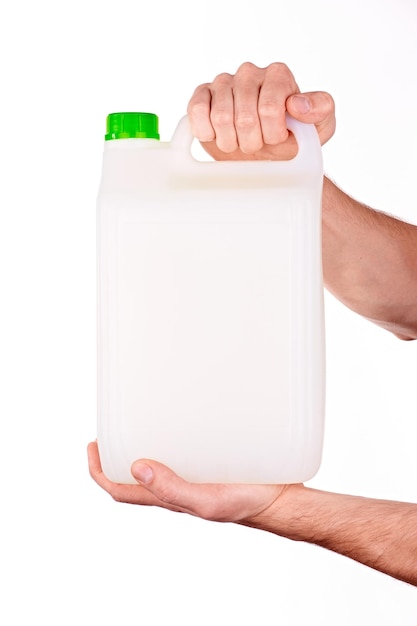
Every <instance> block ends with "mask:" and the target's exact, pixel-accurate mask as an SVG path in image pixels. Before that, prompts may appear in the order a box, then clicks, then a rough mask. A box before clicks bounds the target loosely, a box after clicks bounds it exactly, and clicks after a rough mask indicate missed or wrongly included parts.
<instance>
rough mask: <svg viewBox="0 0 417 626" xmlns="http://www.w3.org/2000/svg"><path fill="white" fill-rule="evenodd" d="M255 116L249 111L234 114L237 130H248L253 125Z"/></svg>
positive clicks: (255, 120)
mask: <svg viewBox="0 0 417 626" xmlns="http://www.w3.org/2000/svg"><path fill="white" fill-rule="evenodd" d="M256 122H257V119H256V116H255V115H254V114H253V113H250V112H249V111H242V112H241V113H238V114H237V115H236V120H235V125H236V128H237V129H238V130H248V129H251V128H253V127H254V126H255V124H256Z"/></svg>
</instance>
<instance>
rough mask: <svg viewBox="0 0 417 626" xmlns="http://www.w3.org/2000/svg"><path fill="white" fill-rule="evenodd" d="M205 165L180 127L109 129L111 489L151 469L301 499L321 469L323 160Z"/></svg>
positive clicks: (129, 119)
mask: <svg viewBox="0 0 417 626" xmlns="http://www.w3.org/2000/svg"><path fill="white" fill-rule="evenodd" d="M287 127H288V129H289V130H290V131H291V132H292V133H293V134H294V136H295V138H296V141H297V145H298V153H297V155H296V156H295V157H294V158H293V159H291V160H288V161H223V162H215V161H206V162H202V161H198V160H196V159H195V158H194V157H193V156H192V150H191V146H192V142H193V136H192V133H191V129H190V125H189V121H188V118H187V117H184V118H182V119H181V120H180V122H179V124H178V126H177V128H176V130H175V132H174V135H173V137H172V140H171V141H170V142H161V141H159V135H158V118H157V116H156V115H153V114H141V113H126V114H111V115H109V116H108V118H107V135H106V139H107V141H105V146H104V154H103V166H102V177H101V183H100V188H99V193H98V198H97V217H98V219H97V225H98V432H97V441H98V446H99V453H100V457H101V462H102V467H103V471H104V473H105V474H106V475H107V477H108V478H110V479H111V480H112V481H115V482H120V483H134V482H135V481H134V479H133V478H132V476H131V473H130V466H131V463H132V462H133V461H134V460H136V459H139V458H148V459H155V460H158V461H160V462H162V463H164V464H166V465H168V466H169V467H170V468H171V469H173V470H174V471H175V472H176V473H178V474H179V475H181V476H182V477H183V478H185V479H187V480H190V481H195V482H234V483H294V482H304V481H306V480H309V479H310V478H312V477H313V476H314V475H315V474H316V472H317V470H318V469H319V466H320V463H321V455H322V446H323V433H324V395H325V358H324V311H323V282H322V265H321V190H322V180H323V169H322V154H321V147H320V143H319V139H318V136H317V132H316V129H315V128H314V126H311V125H307V124H302V123H300V122H297V121H295V120H294V119H292V118H290V117H287Z"/></svg>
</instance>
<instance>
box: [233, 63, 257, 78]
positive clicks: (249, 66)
mask: <svg viewBox="0 0 417 626" xmlns="http://www.w3.org/2000/svg"><path fill="white" fill-rule="evenodd" d="M259 69H260V68H259V67H258V66H257V65H255V64H254V63H251V62H250V61H245V62H244V63H242V64H241V65H239V67H238V69H237V72H236V74H242V75H243V74H250V73H252V72H254V71H255V72H258V71H259Z"/></svg>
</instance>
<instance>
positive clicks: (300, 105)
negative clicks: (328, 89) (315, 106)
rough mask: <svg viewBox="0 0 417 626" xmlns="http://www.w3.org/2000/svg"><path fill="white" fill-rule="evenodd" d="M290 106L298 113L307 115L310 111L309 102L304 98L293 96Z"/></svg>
mask: <svg viewBox="0 0 417 626" xmlns="http://www.w3.org/2000/svg"><path fill="white" fill-rule="evenodd" d="M292 105H293V107H294V109H295V110H296V111H297V112H298V113H308V112H309V111H311V102H310V100H309V98H306V96H302V95H296V96H293V97H292Z"/></svg>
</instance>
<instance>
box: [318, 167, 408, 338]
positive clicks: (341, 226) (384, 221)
mask: <svg viewBox="0 0 417 626" xmlns="http://www.w3.org/2000/svg"><path fill="white" fill-rule="evenodd" d="M323 272H324V280H325V284H326V287H327V289H328V290H329V291H330V292H331V293H333V294H334V295H335V296H336V297H337V298H338V299H339V300H340V301H341V302H343V303H344V304H345V305H346V306H348V307H349V308H351V309H352V310H353V311H356V312H357V313H359V314H360V315H363V316H364V317H366V318H367V319H369V320H370V321H372V322H375V323H377V324H378V325H379V326H382V327H383V328H386V329H387V330H389V331H391V332H392V333H394V334H395V335H397V336H398V337H400V338H401V339H416V338H417V226H414V225H412V224H408V223H406V222H403V221H401V220H398V219H396V218H395V217H391V216H389V215H386V214H385V213H381V212H379V211H375V210H373V209H371V208H369V207H367V206H365V205H363V204H361V203H359V202H357V201H356V200H354V199H353V198H351V197H350V196H348V195H347V194H346V193H344V192H343V191H341V190H340V189H339V188H338V187H337V186H336V185H335V184H334V183H333V182H331V181H330V180H329V179H328V178H325V179H324V186H323Z"/></svg>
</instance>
